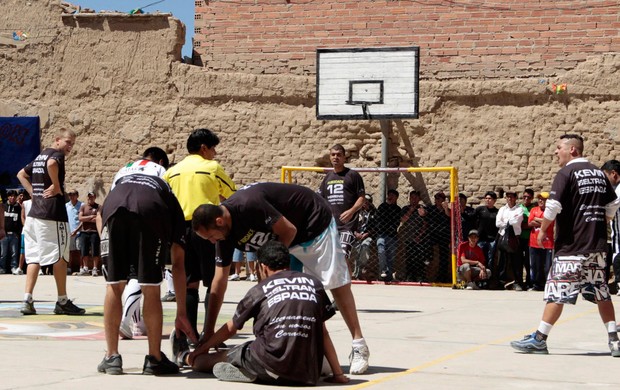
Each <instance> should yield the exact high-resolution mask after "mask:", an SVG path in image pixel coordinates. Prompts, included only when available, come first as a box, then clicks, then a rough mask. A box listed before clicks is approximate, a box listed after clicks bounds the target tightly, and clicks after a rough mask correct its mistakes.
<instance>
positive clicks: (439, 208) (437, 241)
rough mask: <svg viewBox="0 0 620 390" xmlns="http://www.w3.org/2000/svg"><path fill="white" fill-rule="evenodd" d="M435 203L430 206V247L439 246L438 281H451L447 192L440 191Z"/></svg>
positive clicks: (436, 195)
mask: <svg viewBox="0 0 620 390" xmlns="http://www.w3.org/2000/svg"><path fill="white" fill-rule="evenodd" d="M434 200H435V204H434V206H433V207H429V208H428V228H429V229H428V235H427V237H428V240H429V244H430V245H429V248H431V250H432V253H434V250H433V248H437V253H438V254H439V265H438V269H437V281H438V282H440V283H450V282H451V281H452V272H451V266H450V265H451V257H450V234H451V233H450V209H449V208H448V204H449V203H448V202H447V201H446V194H444V193H443V191H439V192H437V193H436V194H435V196H434Z"/></svg>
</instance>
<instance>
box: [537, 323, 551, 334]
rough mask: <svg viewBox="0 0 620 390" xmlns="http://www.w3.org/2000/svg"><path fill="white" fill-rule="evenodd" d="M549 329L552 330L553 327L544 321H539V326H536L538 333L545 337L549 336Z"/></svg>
mask: <svg viewBox="0 0 620 390" xmlns="http://www.w3.org/2000/svg"><path fill="white" fill-rule="evenodd" d="M551 328H553V325H551V324H549V323H547V322H545V321H540V325H538V331H539V332H540V333H542V334H544V335H545V336H548V335H549V333H550V332H551Z"/></svg>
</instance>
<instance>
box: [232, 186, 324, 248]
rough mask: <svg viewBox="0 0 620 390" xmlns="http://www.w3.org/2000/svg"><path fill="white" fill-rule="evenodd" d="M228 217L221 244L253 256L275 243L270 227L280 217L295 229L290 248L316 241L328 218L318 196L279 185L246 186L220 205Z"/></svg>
mask: <svg viewBox="0 0 620 390" xmlns="http://www.w3.org/2000/svg"><path fill="white" fill-rule="evenodd" d="M222 205H223V206H225V207H226V209H227V210H228V212H229V213H230V215H231V219H232V227H231V231H230V233H229V235H228V237H227V238H226V240H225V241H230V242H232V244H233V245H234V246H235V247H236V248H238V249H241V250H243V251H246V252H253V251H255V250H257V249H258V248H260V247H261V246H263V245H264V244H265V243H266V242H267V241H269V240H274V239H277V237H276V236H275V235H274V233H273V230H272V229H273V225H274V224H275V223H276V222H277V221H278V220H279V219H280V218H281V217H282V216H284V217H285V218H286V219H288V220H289V221H290V222H291V223H292V224H293V225H294V226H295V227H296V228H297V234H296V235H295V238H294V239H293V242H292V243H291V245H290V246H294V245H297V244H301V243H303V242H306V241H310V240H311V239H313V238H315V237H318V236H319V234H321V233H322V232H323V231H325V229H327V227H328V226H329V224H330V222H331V219H332V214H331V211H330V209H329V205H328V204H327V202H325V200H324V199H323V198H321V196H320V195H319V194H317V193H316V192H314V191H312V190H311V189H309V188H307V187H302V186H299V185H295V184H283V183H254V184H250V185H247V186H245V187H243V188H241V189H240V190H238V191H237V192H235V193H234V194H233V195H232V196H231V197H230V198H228V199H226V200H225V201H224V202H222Z"/></svg>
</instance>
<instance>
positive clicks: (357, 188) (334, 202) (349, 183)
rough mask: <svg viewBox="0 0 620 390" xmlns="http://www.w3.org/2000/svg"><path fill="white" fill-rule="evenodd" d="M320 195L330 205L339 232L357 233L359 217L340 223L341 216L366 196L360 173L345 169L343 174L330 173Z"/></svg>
mask: <svg viewBox="0 0 620 390" xmlns="http://www.w3.org/2000/svg"><path fill="white" fill-rule="evenodd" d="M319 194H321V196H323V198H324V199H325V200H327V203H329V205H330V207H331V210H332V214H333V215H334V218H335V219H336V224H337V225H338V230H341V231H351V232H352V231H355V228H356V226H357V215H354V216H353V218H351V220H350V221H349V222H347V223H343V222H342V221H340V218H339V217H340V214H342V213H343V212H344V211H347V210H348V209H350V208H351V207H353V205H354V204H355V202H357V200H358V199H359V197H360V196H364V194H365V189H364V180H363V179H362V176H360V174H359V173H357V172H355V171H353V170H351V169H349V168H345V169H344V170H343V171H342V172H334V171H331V172H328V173H327V174H326V175H325V178H324V179H323V182H322V183H321V186H320V187H319Z"/></svg>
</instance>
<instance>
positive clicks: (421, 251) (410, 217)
mask: <svg viewBox="0 0 620 390" xmlns="http://www.w3.org/2000/svg"><path fill="white" fill-rule="evenodd" d="M400 214H401V218H400V224H401V226H400V229H399V231H398V233H399V234H400V239H401V240H402V241H403V242H404V244H405V245H404V246H405V258H406V260H405V280H406V281H407V282H423V281H426V265H427V264H428V263H429V260H430V253H429V249H430V246H429V241H428V219H427V214H428V212H427V211H426V209H425V208H424V206H422V205H420V193H419V192H418V191H415V190H414V191H411V192H410V193H409V205H407V206H405V207H403V209H402V210H401V213H400Z"/></svg>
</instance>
